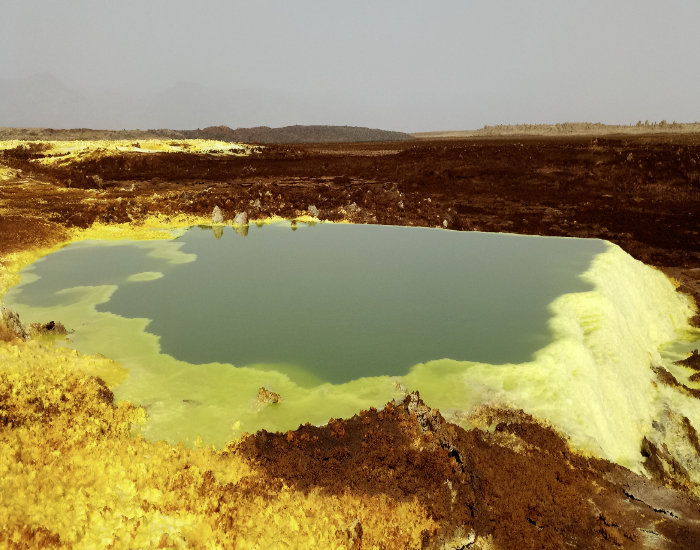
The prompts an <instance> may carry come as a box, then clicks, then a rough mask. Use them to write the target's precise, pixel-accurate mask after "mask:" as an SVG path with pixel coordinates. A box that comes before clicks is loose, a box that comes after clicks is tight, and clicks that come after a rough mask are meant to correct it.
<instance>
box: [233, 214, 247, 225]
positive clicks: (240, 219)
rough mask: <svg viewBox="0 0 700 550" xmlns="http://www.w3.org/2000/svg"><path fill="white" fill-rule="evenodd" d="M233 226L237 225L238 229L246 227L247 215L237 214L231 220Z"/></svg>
mask: <svg viewBox="0 0 700 550" xmlns="http://www.w3.org/2000/svg"><path fill="white" fill-rule="evenodd" d="M233 224H234V225H238V226H239V227H242V226H244V225H248V214H246V213H245V212H239V213H238V214H236V216H235V217H234V218H233Z"/></svg>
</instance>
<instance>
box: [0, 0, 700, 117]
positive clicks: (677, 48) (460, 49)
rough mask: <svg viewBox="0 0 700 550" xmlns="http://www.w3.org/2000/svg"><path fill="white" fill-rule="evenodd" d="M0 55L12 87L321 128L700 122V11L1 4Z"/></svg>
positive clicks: (559, 5)
mask: <svg viewBox="0 0 700 550" xmlns="http://www.w3.org/2000/svg"><path fill="white" fill-rule="evenodd" d="M0 52H2V54H1V55H0V78H2V79H16V78H22V77H27V76H31V75H34V74H37V73H50V74H51V75H53V76H55V77H56V78H57V79H59V80H60V81H61V82H62V83H63V84H65V85H66V86H67V87H69V88H71V89H73V90H76V91H77V92H79V93H86V94H89V93H93V94H94V92H95V91H102V90H109V91H112V92H120V93H128V94H137V95H139V94H155V93H158V92H163V91H165V90H167V89H168V88H171V87H172V86H174V85H176V84H178V83H197V84H200V85H202V86H206V87H208V88H213V89H217V90H236V89H253V90H261V91H265V92H274V93H278V94H283V95H285V96H289V97H290V98H292V99H294V100H297V101H302V102H306V103H309V104H311V105H315V106H318V113H319V114H318V115H317V118H318V120H316V119H314V120H313V122H314V123H317V124H348V125H360V126H372V127H382V128H385V129H390V130H402V131H429V130H459V129H475V128H479V127H483V126H484V125H485V124H488V125H494V124H517V123H556V122H565V121H580V122H583V121H586V122H604V123H608V124H629V123H635V122H636V121H637V120H639V119H641V120H646V119H649V120H656V121H660V120H662V119H667V120H668V121H669V122H671V121H672V120H676V121H678V122H694V121H696V120H700V2H699V1H698V0H655V1H650V0H619V1H616V0H580V1H569V0H533V1H521V0H510V1H499V0H483V1H468V0H461V1H439V0H433V1H430V2H428V1H421V2H416V1H414V0H401V1H381V0H373V1H364V0H353V1H351V2H339V1H331V0H318V1H312V0H294V1H282V0H274V1H273V0H248V1H246V2H239V1H234V0H223V1H215V0H210V1H206V0H204V1H199V2H191V1H186V2H185V1H181V0H167V1H166V0H139V1H134V0H121V1H119V2H109V1H95V0H65V1H62V2H56V1H55V0H52V1H50V0H32V1H27V0H4V1H3V2H2V6H0ZM272 118H274V117H272ZM279 120H282V118H280V119H279ZM284 122H285V123H286V122H288V121H286V120H285V121H284ZM261 123H265V124H268V125H273V126H274V125H275V124H274V120H272V121H271V120H265V121H264V122H263V121H261ZM221 124H229V125H232V126H234V127H235V121H234V122H232V121H226V120H222V121H221ZM0 125H2V124H1V121H0Z"/></svg>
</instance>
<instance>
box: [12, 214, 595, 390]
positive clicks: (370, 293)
mask: <svg viewBox="0 0 700 550" xmlns="http://www.w3.org/2000/svg"><path fill="white" fill-rule="evenodd" d="M178 242H179V243H182V247H181V249H180V250H181V251H182V252H184V253H188V254H196V256H197V259H196V261H194V262H189V263H183V264H175V265H173V264H170V263H169V262H168V261H167V260H165V259H157V258H153V257H152V256H149V251H148V250H144V249H142V248H138V247H137V246H120V247H110V246H105V247H100V246H99V244H97V243H87V246H86V245H85V244H83V245H73V246H69V247H67V248H65V249H63V250H61V251H59V252H57V253H55V254H52V255H50V256H49V257H47V258H46V259H45V261H43V262H41V263H40V264H38V265H37V267H36V269H35V270H34V273H35V275H37V276H39V277H40V278H39V279H38V280H37V281H36V282H34V283H32V284H31V285H28V286H26V287H25V289H24V292H23V294H22V303H24V304H27V305H32V306H42V307H51V306H55V305H58V304H60V303H62V302H63V303H65V302H66V300H67V299H69V295H66V294H57V292H58V291H61V290H64V289H67V288H70V287H78V286H99V285H117V286H118V290H117V291H116V292H115V293H114V294H113V295H112V297H111V298H110V300H109V302H107V303H104V304H101V305H100V306H99V307H98V311H109V312H112V313H115V314H117V315H120V316H123V317H131V318H134V317H139V318H147V319H151V323H150V324H149V325H148V331H149V332H151V333H153V334H157V335H159V336H160V344H161V349H162V352H163V353H166V354H169V355H172V356H173V357H176V358H178V359H181V360H183V361H186V362H188V363H210V362H225V363H231V364H233V365H236V366H246V365H255V364H275V365H285V364H289V365H293V366H294V367H295V369H302V370H305V371H308V372H309V373H310V374H312V375H313V376H314V377H315V378H317V379H319V380H322V381H328V382H333V383H340V382H347V381H349V380H353V379H356V378H361V377H366V376H376V375H383V374H386V375H402V374H405V373H407V372H408V369H409V368H410V367H411V366H413V365H415V364H416V363H421V362H425V361H429V360H431V359H442V358H450V359H456V360H469V361H478V362H484V363H494V364H499V363H521V362H524V361H527V360H529V359H530V358H531V356H532V354H533V353H534V352H535V351H537V350H538V349H540V348H542V347H544V346H545V345H546V344H547V343H548V342H549V340H550V334H549V330H548V327H547V321H548V319H549V316H550V315H549V312H548V309H547V306H548V305H549V304H550V302H552V301H553V300H554V299H555V298H556V297H557V296H560V295H562V294H565V293H571V292H580V291H584V290H588V289H590V285H587V284H585V283H583V282H582V281H581V280H580V279H579V275H580V274H581V273H583V272H584V271H585V270H586V269H587V268H588V266H589V265H590V262H591V259H592V258H593V256H594V255H595V254H598V253H600V252H603V251H604V244H603V242H602V241H598V240H574V239H556V238H541V237H527V236H519V235H508V234H489V233H458V232H450V231H442V230H435V229H423V228H401V227H381V226H351V225H330V224H327V225H317V226H314V227H308V226H306V225H301V224H300V225H299V226H298V229H297V231H291V230H290V227H289V224H284V225H282V224H279V225H271V226H262V227H261V228H258V227H256V226H252V227H251V230H250V232H249V234H248V235H247V236H246V237H243V236H240V235H238V234H237V233H235V232H234V231H233V230H231V229H230V228H224V234H223V237H222V238H220V239H215V238H214V237H213V236H212V228H210V227H205V228H198V227H196V228H193V229H191V230H189V231H187V232H186V233H185V234H184V235H183V236H182V237H180V238H179V239H178ZM93 244H96V246H94V245H93ZM144 272H145V273H158V274H163V275H164V276H163V277H159V276H158V275H156V276H152V277H159V278H157V279H156V278H153V280H150V281H143V280H142V279H144V278H145V279H149V276H148V275H146V276H144V277H141V278H139V277H134V276H133V275H134V274H138V273H144ZM130 277H131V278H132V279H131V280H130V279H129V278H130ZM134 279H135V280H134ZM146 283H147V284H146Z"/></svg>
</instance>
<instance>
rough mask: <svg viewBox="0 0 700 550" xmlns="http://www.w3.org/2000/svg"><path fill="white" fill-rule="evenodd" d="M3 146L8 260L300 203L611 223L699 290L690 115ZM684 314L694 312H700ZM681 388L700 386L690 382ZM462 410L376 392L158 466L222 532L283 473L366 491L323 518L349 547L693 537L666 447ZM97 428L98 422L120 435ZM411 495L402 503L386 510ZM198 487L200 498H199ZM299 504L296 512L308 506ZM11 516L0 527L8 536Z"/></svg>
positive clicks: (449, 217)
mask: <svg viewBox="0 0 700 550" xmlns="http://www.w3.org/2000/svg"><path fill="white" fill-rule="evenodd" d="M0 147H2V148H3V151H2V156H0V177H1V178H2V179H1V180H0V261H2V262H3V263H4V264H5V265H9V264H10V260H9V258H10V256H12V254H14V253H18V252H20V251H24V250H28V249H36V248H42V247H50V246H53V245H55V244H57V243H59V242H62V241H65V240H67V239H68V238H69V237H70V235H71V234H72V232H74V231H75V230H81V229H87V228H89V227H95V226H96V225H99V226H101V225H107V226H112V225H116V224H128V226H130V227H138V226H139V225H140V224H143V223H145V222H149V223H150V222H152V221H153V220H154V219H158V220H160V222H161V223H163V224H167V223H168V222H170V221H171V220H175V219H183V218H188V219H190V218H191V219H192V220H202V219H206V218H209V219H211V214H212V210H213V209H214V207H215V206H218V207H219V208H220V209H221V210H222V211H223V215H224V220H225V221H227V222H230V221H231V220H232V219H233V218H234V216H235V215H236V214H238V213H240V212H246V213H247V215H248V217H249V218H250V219H264V218H270V217H281V218H285V219H289V220H294V219H297V218H300V217H302V216H308V215H311V216H312V217H315V218H319V219H321V220H330V221H343V220H346V221H350V222H354V223H371V224H388V225H412V226H426V227H445V228H448V229H452V230H459V231H491V232H510V233H522V234H532V235H555V236H569V237H595V238H601V239H607V240H609V241H611V242H614V243H616V244H619V245H620V246H621V247H622V248H623V249H624V250H626V251H627V252H628V253H629V254H631V255H632V256H634V257H635V258H637V259H640V260H642V261H643V262H645V263H647V264H650V265H654V266H657V267H659V268H661V269H663V270H664V271H665V272H667V273H668V274H669V275H671V276H673V277H674V278H675V279H677V280H678V281H679V290H680V291H683V292H687V293H689V294H691V295H693V296H695V299H696V301H700V300H699V298H700V239H699V233H698V232H699V231H700V228H699V227H698V220H700V135H699V134H693V133H677V134H676V133H670V132H669V133H666V132H664V133H658V134H642V135H606V136H574V137H548V136H516V137H487V138H462V139H446V138H441V139H418V140H411V141H394V142H380V143H322V144H321V143H311V144H286V145H285V144H276V145H274V144H273V145H268V146H265V147H259V148H250V149H249V150H248V151H247V152H246V154H220V153H217V152H216V151H210V152H202V153H198V154H192V153H187V152H182V151H177V150H174V149H173V151H170V152H163V151H155V152H149V153H144V152H140V151H124V152H122V153H121V154H118V155H107V154H100V153H99V151H98V152H97V153H94V154H93V153H92V152H90V151H93V150H92V149H91V150H90V151H87V152H86V154H84V155H82V156H81V155H79V154H78V155H74V156H71V157H70V158H66V159H65V162H62V161H61V160H60V156H55V152H54V149H52V145H51V144H50V143H47V142H36V143H16V142H15V143H10V142H5V143H0ZM98 149H99V147H98ZM48 321H49V320H47V322H48ZM55 321H59V320H58V319H57V320H55ZM698 321H699V318H698V317H697V316H696V318H695V323H696V325H697V326H700V323H698ZM0 336H1V335H0ZM689 361H690V362H689V368H695V366H693V365H695V363H692V358H691V360H689ZM690 363H692V365H691V364H690ZM696 370H700V365H697V369H696ZM661 371H663V372H661ZM658 375H659V381H658V383H659V384H669V385H678V384H679V383H678V382H677V381H676V380H675V378H673V376H672V375H670V373H667V372H666V371H664V370H663V369H660V372H659V373H658ZM8 384H9V383H5V386H7V385H8ZM42 387H43V386H42ZM101 388H102V386H100V385H99V384H98V385H96V386H95V388H94V393H96V394H98V393H99V395H100V396H102V397H104V395H105V392H104V389H101ZM5 390H7V391H6V393H5V394H2V395H3V396H4V397H2V401H0V407H3V409H4V410H10V409H8V405H7V404H6V403H9V402H10V401H11V399H15V398H14V397H12V398H11V399H10V397H7V396H10V395H15V394H13V393H12V391H11V388H10V389H8V388H7V387H6V388H5ZM686 390H688V391H689V392H690V393H691V394H693V395H694V396H695V397H698V396H697V395H695V394H694V393H693V392H695V393H698V392H697V390H690V389H689V388H686ZM41 391H44V390H41ZM81 391H83V390H81ZM85 391H87V390H85ZM90 391H92V390H90ZM7 392H9V393H7ZM100 392H101V393H100ZM47 399H48V398H47ZM85 399H88V398H85ZM90 399H93V400H94V396H93V397H90ZM8 400H10V401H8ZM102 401H104V402H105V403H106V405H104V407H107V408H109V407H112V408H114V410H115V411H116V410H120V411H121V410H122V409H117V408H116V406H115V405H114V404H112V403H111V401H110V400H109V399H106V400H105V399H102ZM28 403H29V404H30V405H31V406H32V407H36V406H37V405H35V404H32V403H34V402H32V401H31V399H29V401H28ZM30 405H26V404H25V405H22V406H30ZM59 405H60V404H59ZM428 405H429V404H428ZM62 406H63V405H60V406H58V405H57V408H56V409H55V410H54V409H49V408H46V409H45V411H44V412H43V413H42V412H41V411H40V412H39V413H36V414H37V415H38V416H36V415H35V417H31V418H30V417H26V418H25V417H21V414H20V412H17V411H19V410H20V409H19V408H17V409H16V410H15V409H12V410H10V412H5V413H3V415H4V416H3V417H0V426H3V427H2V428H0V430H4V433H5V434H6V435H7V434H9V433H10V432H11V431H12V430H16V429H20V428H21V427H22V426H29V425H31V422H35V423H37V424H36V426H41V425H43V424H41V423H42V422H43V423H47V422H53V421H50V418H52V415H60V414H65V415H68V414H69V412H61V411H64V409H62V408H61V407H62ZM17 407H19V405H17ZM100 407H103V406H102V405H100ZM104 407H103V408H104ZM105 410H107V409H105ZM109 410H112V409H109ZM57 411H58V412H57ZM99 411H101V412H99V414H100V415H105V414H107V413H106V412H104V411H102V408H100V409H99ZM13 414H14V415H15V416H14V417H13V416H12V415H13ZM42 414H43V416H42ZM70 414H72V413H70ZM95 414H97V413H95ZM109 414H116V413H111V412H110V413H109ZM124 414H126V413H124ZM15 417H17V419H18V420H15V419H14V418H15ZM20 417H21V418H20ZM2 418H4V419H5V420H4V423H3V422H2ZM66 418H68V417H66ZM66 422H69V420H66ZM678 422H679V424H678V425H679V426H680V428H679V430H680V431H679V434H680V435H679V437H683V438H686V439H687V441H688V442H689V445H694V446H695V449H696V450H697V451H698V453H700V442H699V441H698V435H697V433H696V432H695V430H694V429H693V427H692V426H691V425H690V423H689V422H687V419H686V420H685V421H684V420H683V419H679V420H678ZM474 423H475V425H478V426H480V428H481V429H474V430H471V431H469V432H466V431H464V430H462V429H461V428H459V427H457V426H453V425H451V424H449V423H446V422H445V421H444V419H442V417H441V416H440V414H439V413H438V412H437V411H432V410H430V409H429V408H428V407H426V406H425V405H424V404H422V403H420V402H419V401H417V399H416V398H415V397H413V396H408V397H407V398H406V399H405V400H404V401H403V402H402V401H401V400H398V402H397V403H393V404H389V405H387V407H386V408H385V409H384V410H380V411H376V410H370V411H362V412H361V411H358V414H357V415H356V416H355V417H353V418H352V419H346V420H332V421H331V422H329V424H328V425H327V426H324V427H320V428H317V427H311V426H301V427H300V428H299V429H298V430H296V431H291V432H288V433H287V434H269V433H266V432H259V433H258V434H256V435H254V436H251V437H249V438H247V439H244V440H243V441H242V442H241V443H240V445H239V446H237V447H235V449H228V450H225V451H224V452H223V453H221V452H220V454H219V455H217V457H218V458H217V460H221V461H224V462H225V461H227V460H234V459H235V460H238V461H243V462H242V463H244V464H245V465H246V466H245V467H246V468H250V469H252V470H251V471H254V472H256V474H255V476H253V475H252V474H250V475H249V476H248V477H242V478H241V479H240V480H238V481H235V482H233V483H229V484H228V485H227V484H226V483H225V482H224V481H223V478H221V479H219V478H217V477H216V476H217V475H219V474H216V475H214V474H212V475H209V474H207V473H202V472H200V471H194V470H188V471H190V472H191V473H188V474H184V473H183V472H184V470H182V471H180V472H179V473H173V474H172V477H171V478H169V480H170V481H168V483H170V485H168V486H169V487H170V488H171V490H172V491H175V492H176V493H177V494H181V495H190V496H188V497H186V498H185V497H184V496H181V497H179V498H181V499H182V502H180V503H179V504H175V503H173V504H172V506H173V507H174V508H172V509H173V510H174V509H176V508H177V506H178V505H181V506H183V507H185V508H186V509H187V510H188V513H193V514H194V513H200V512H201V513H206V514H210V515H212V516H211V517H214V518H216V519H215V521H214V520H212V523H211V532H212V533H215V534H216V536H220V537H221V540H222V541H223V540H224V539H225V536H229V535H230V534H231V532H233V531H232V530H234V531H235V529H242V527H240V525H238V524H237V523H236V522H237V521H238V519H237V518H238V516H236V512H235V506H234V504H235V503H236V502H238V501H239V500H240V501H241V502H243V501H245V499H247V498H249V499H254V498H259V499H261V500H260V502H261V503H267V504H265V505H270V506H271V504H269V503H271V502H276V501H275V499H276V498H278V496H277V495H278V494H280V491H281V492H282V493H283V492H284V490H286V489H284V490H283V488H289V487H291V488H292V489H293V490H294V491H296V492H295V494H298V495H303V498H306V499H312V498H316V497H314V495H326V496H328V495H332V496H333V497H334V498H337V499H341V502H347V503H350V502H354V503H355V504H352V505H353V506H357V507H358V508H357V509H358V510H359V509H360V508H361V506H360V505H359V504H357V501H353V500H352V499H354V498H358V499H360V498H361V499H365V500H363V501H362V502H364V504H363V505H362V506H365V508H363V510H365V512H362V513H364V514H365V515H364V516H363V515H362V513H360V512H352V514H357V516H356V520H357V521H355V522H352V521H350V523H348V524H347V525H346V526H345V527H343V528H340V527H338V528H337V529H336V530H334V531H333V532H334V533H335V534H334V535H333V536H334V537H335V539H334V540H336V542H337V543H338V545H339V546H340V545H341V543H342V545H343V546H345V547H355V548H370V547H377V548H381V547H383V548H403V547H414V546H424V547H436V548H438V547H445V548H467V547H474V548H477V547H480V548H564V547H575V548H613V547H624V548H658V547H665V548H679V549H680V548H698V547H700V543H699V542H698V541H700V501H699V500H698V495H699V494H700V489H699V488H698V486H697V484H694V483H693V482H692V481H691V480H690V477H689V475H688V472H687V471H684V470H683V468H682V467H681V466H680V464H678V463H677V462H676V461H675V460H674V459H673V457H669V456H668V454H667V453H666V452H665V451H664V449H660V448H657V447H655V446H654V445H653V444H651V443H649V442H647V443H646V447H645V448H644V449H643V453H644V456H645V457H647V462H646V468H647V472H648V474H649V476H650V477H651V478H652V479H647V478H645V477H642V476H638V475H636V474H633V473H632V472H630V471H628V470H625V469H624V468H622V467H620V466H617V465H615V464H612V463H610V462H607V461H603V460H598V459H592V458H590V457H583V456H580V455H578V454H576V453H574V452H573V451H571V450H570V449H569V448H568V446H567V443H566V441H565V440H564V439H563V438H562V437H561V436H560V435H559V434H557V433H556V432H555V431H554V430H552V429H551V428H550V427H548V426H546V425H543V424H542V423H539V422H537V421H535V420H534V419H532V418H530V417H528V416H526V415H524V414H523V413H519V412H517V411H497V410H496V411H488V410H484V411H482V415H481V417H480V419H477V418H475V419H474ZM47 425H48V424H47ZM52 426H53V424H52ZM489 426H490V427H491V430H488V429H487V427H489ZM36 429H39V428H36ZM42 429H43V428H42ZM46 429H47V430H48V429H49V428H46ZM51 429H53V428H51ZM104 434H105V435H103V436H101V437H104V438H105V440H107V439H108V438H116V439H115V441H117V440H118V438H119V437H125V436H124V435H123V434H121V435H120V434H119V433H116V432H114V433H112V432H110V431H109V430H107V431H105V432H104ZM8 437H9V436H8ZM110 441H111V440H110ZM57 448H60V445H58V447H57ZM147 452H155V451H152V450H151V451H147ZM182 452H183V453H184V451H182ZM182 456H184V455H182ZM179 460H181V461H184V462H187V460H190V462H192V461H196V460H195V459H194V458H192V459H187V460H185V459H184V458H181V459H179ZM184 462H181V464H184ZM188 464H189V463H188ZM237 464H238V463H237ZM184 467H185V468H189V466H184ZM202 468H204V467H202ZM214 470H215V468H214ZM210 473H211V472H210ZM178 475H179V476H180V477H177V476H178ZM188 476H189V477H188ZM198 476H199V477H198ZM176 479H179V480H180V481H177V483H176V482H175V480H176ZM195 494H197V495H199V497H196V498H195V497H193V496H192V495H195ZM358 495H359V496H358ZM188 498H191V499H192V500H191V501H190V500H187V499H188ZM295 498H297V497H295ZM298 498H302V497H298ZM324 498H325V497H324ZM237 499H238V500H237ZM241 499H242V500H241ZM342 499H346V500H342ZM251 501H252V500H251ZM380 502H381V503H383V504H381V506H380V504H378V503H380ZM144 503H145V504H144V510H145V511H146V512H145V513H151V512H149V510H152V509H153V508H152V506H154V505H151V504H149V503H148V502H146V500H144ZM387 503H389V504H387ZM407 503H413V504H411V506H415V507H416V508H415V509H414V508H411V510H412V512H411V513H415V514H417V515H414V516H410V518H409V519H406V520H405V521H404V520H402V521H398V520H396V521H397V523H396V524H393V523H391V522H392V521H394V520H393V519H391V518H399V517H400V514H399V512H400V513H401V514H403V513H404V512H403V511H401V510H404V508H401V506H404V505H406V506H408V504H407ZM200 504H201V505H202V506H204V505H205V504H206V506H204V508H197V506H199V505H200ZM236 506H243V505H242V504H237V505H236ZM305 506H306V505H305ZM324 506H326V505H324ZM382 506H383V507H384V508H382ZM346 508H347V509H348V510H349V509H350V508H351V506H350V504H347V506H346ZM183 509H184V508H183ZM241 509H243V508H241ZM352 509H353V510H355V508H352ZM159 510H160V511H159V513H166V511H167V510H166V508H164V507H161V508H160V509H159ZM202 510H204V511H202ZM309 510H310V511H309V512H308V513H307V515H306V518H307V519H308V521H311V519H309V518H312V519H313V518H317V516H313V514H316V513H319V514H320V512H314V511H313V510H311V508H310V509H309ZM416 510H418V511H417V512H416ZM183 513H184V512H183ZM251 513H253V512H251ZM285 513H287V512H285ZM349 513H350V512H349ZM406 513H408V512H406ZM421 514H422V515H421ZM278 515H279V516H280V517H283V514H282V512H279V514H278ZM251 517H252V516H251ZM284 517H286V516H284ZM318 517H320V516H318ZM407 517H408V516H407ZM363 518H366V519H363ZM372 518H374V519H372ZM377 518H386V520H385V521H386V525H389V524H391V525H392V527H391V530H388V531H387V530H385V531H381V529H382V527H381V525H380V526H379V527H378V526H377V523H376V522H377ZM411 518H412V519H411ZM418 518H423V519H420V521H424V523H420V521H419V519H418ZM350 519H351V520H352V518H350ZM259 521H263V520H262V519H260V520H259ZM269 521H272V520H269ZM295 521H296V520H295ZM329 521H330V520H329ZM333 521H334V520H333ZM338 521H340V520H338ZM343 521H345V520H343ZM373 522H374V523H373ZM419 524H420V525H422V527H421V528H420V529H419V531H418V534H417V535H416V534H415V533H414V534H411V533H410V532H409V531H410V528H407V529H408V531H402V527H401V526H402V525H416V526H418V525H419ZM27 525H29V523H28V524H27ZM237 525H238V527H236V526H237ZM241 525H242V524H241ZM338 525H340V524H338ZM20 527H21V526H20ZM136 528H138V526H137V527H136ZM8 529H10V530H9V531H7V530H6V531H4V532H3V533H4V534H2V533H0V541H3V540H4V541H8V540H10V538H9V537H10V536H11V535H12V530H11V528H8ZM17 529H20V528H19V527H18V528H17ZM28 529H29V531H27V530H26V529H25V531H24V533H25V535H22V536H24V537H25V539H26V540H27V541H29V542H27V543H26V544H25V546H21V545H19V543H18V545H17V546H16V547H31V546H32V544H34V543H35V542H36V541H37V540H39V538H37V537H44V538H42V539H41V540H48V541H49V542H50V541H54V542H56V538H55V537H54V538H51V537H52V536H53V535H54V534H55V531H52V529H51V528H47V533H48V534H46V533H44V532H43V531H42V532H39V531H38V530H37V529H36V526H31V527H28ZM32 529H34V530H33V531H32ZM271 529H272V528H271ZM280 529H281V527H280ZM334 529H335V528H334ZM20 531H21V529H20ZM20 531H17V532H20ZM239 532H242V531H239ZM324 532H325V531H324ZM329 532H330V531H329ZM52 533H53V534H52ZM217 533H218V534H217ZM227 533H228V535H227ZM309 533H311V531H309ZM382 533H383V534H382ZM414 535H415V536H414ZM17 536H18V537H19V536H20V535H17ZM309 536H312V535H309ZM3 537H5V538H3ZM412 537H413V538H412ZM23 540H24V539H23ZM164 540H165V543H167V537H166V539H164ZM226 540H229V539H226ZM304 540H307V544H308V539H304ZM311 540H320V539H311ZM165 543H164V544H165ZM46 544H47V546H50V545H49V544H48V543H46ZM54 545H55V546H57V545H58V543H57V544H54ZM442 545H444V546H442ZM470 545H471V546H470Z"/></svg>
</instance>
